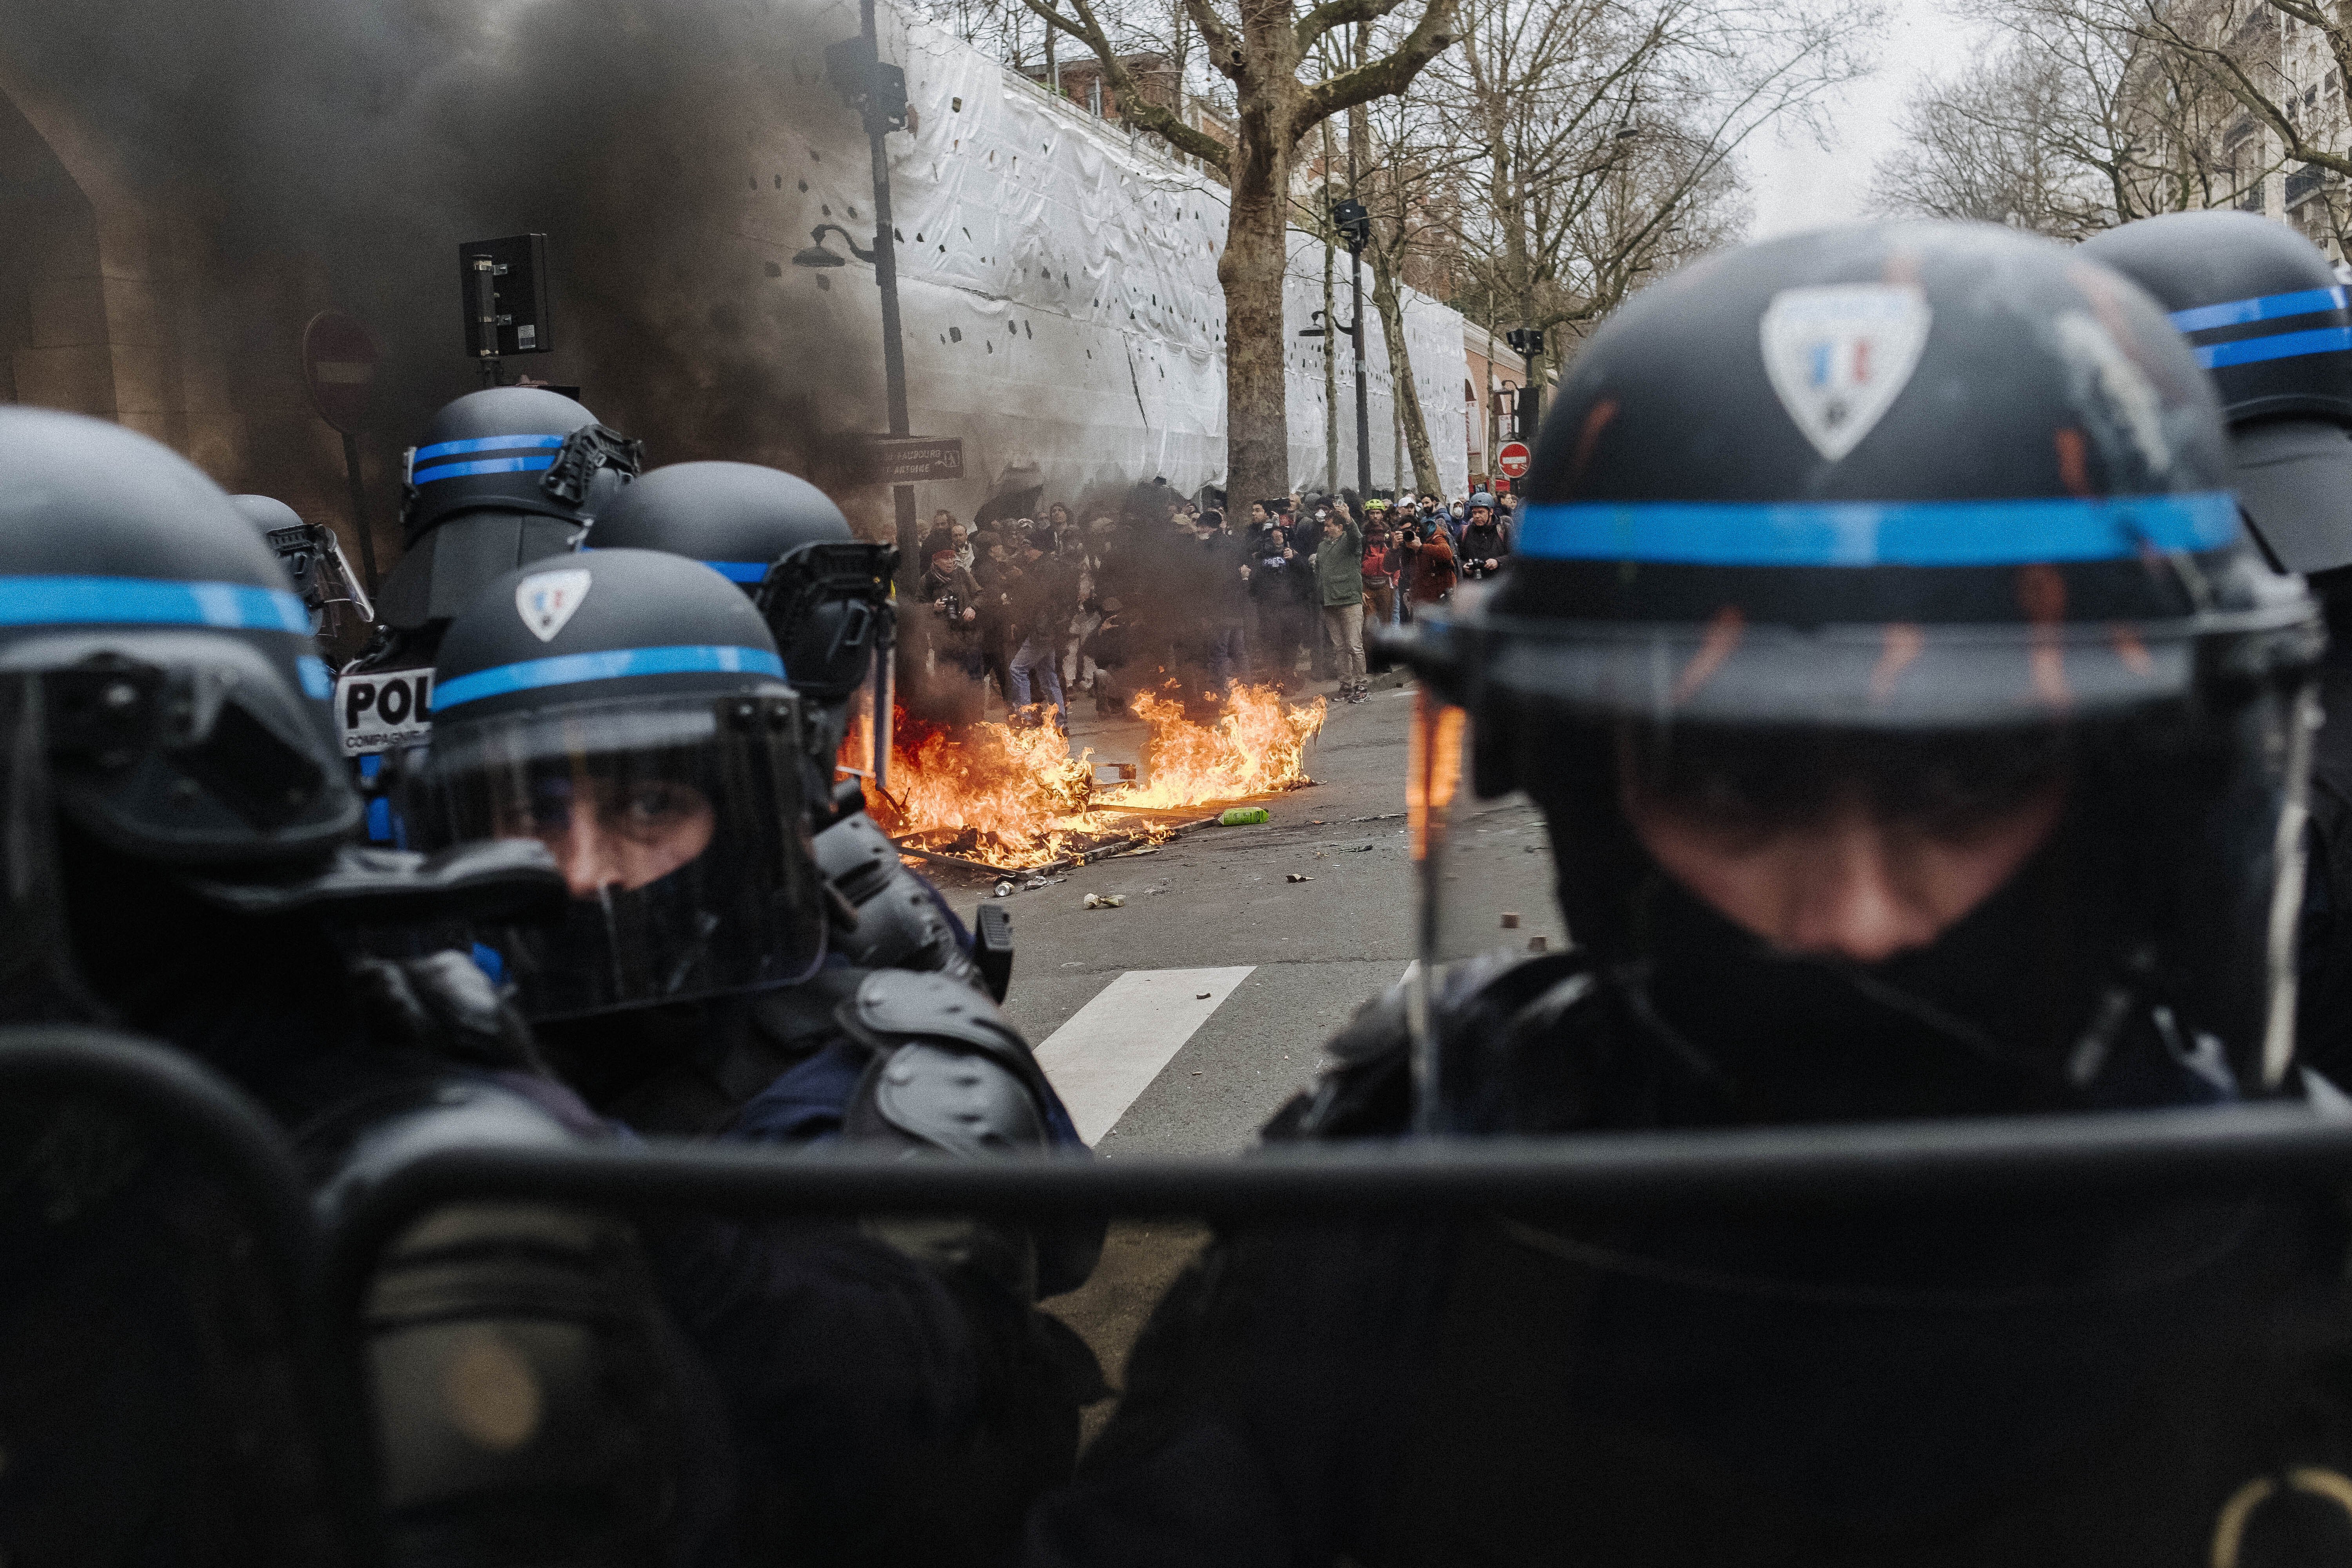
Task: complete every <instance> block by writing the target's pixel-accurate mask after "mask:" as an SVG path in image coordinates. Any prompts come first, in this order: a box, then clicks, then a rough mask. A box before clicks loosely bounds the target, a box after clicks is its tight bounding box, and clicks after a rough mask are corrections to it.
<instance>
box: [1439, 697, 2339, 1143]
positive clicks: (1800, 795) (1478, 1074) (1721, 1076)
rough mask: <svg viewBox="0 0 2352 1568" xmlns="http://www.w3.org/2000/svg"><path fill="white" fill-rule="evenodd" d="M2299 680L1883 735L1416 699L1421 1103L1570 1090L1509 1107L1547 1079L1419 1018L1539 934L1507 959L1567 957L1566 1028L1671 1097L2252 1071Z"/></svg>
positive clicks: (2298, 726) (2212, 1076) (1792, 1115)
mask: <svg viewBox="0 0 2352 1568" xmlns="http://www.w3.org/2000/svg"><path fill="white" fill-rule="evenodd" d="M2306 710H2307V700H2306V699H2305V695H2304V693H2303V692H2302V691H2301V689H2299V688H2294V687H2289V688H2284V689H2266V690H2264V691H2262V692H2260V693H2258V694H2255V695H2253V696H2251V697H2250V698H2248V699H2247V700H2245V701H2243V702H2242V704H2237V705H2231V706H2222V705H2218V704H2217V705H2214V706H2212V707H2200V706H2192V705H2189V704H2179V705H2172V706H2169V707H2168V708H2166V709H2164V710H2152V711H2146V712H2142V713H2140V714H2137V715H2135V716H2132V717H2130V718H2127V719H2070V720H2062V721H2044V722H2040V723H2032V724H2017V725H2011V726H1991V727H1980V728H1974V729H1949V730H1940V731H1911V732H1897V733H1890V732H1887V731H1876V730H1870V729H1861V728H1838V727H1831V726H1814V727H1807V728H1800V727H1795V726H1787V725H1757V724H1748V725H1708V724H1657V723H1653V722H1650V721H1644V720H1641V719H1637V718H1626V717H1621V718H1615V719H1607V718H1594V717H1592V716H1590V715H1585V716H1578V715H1575V714H1573V713H1571V712H1569V711H1566V710H1560V709H1557V708H1550V709H1538V708H1531V707H1528V706H1519V707H1514V708H1512V709H1511V710H1508V711H1507V712H1506V711H1501V710H1496V711H1492V712H1490V713H1489V714H1488V715H1487V717H1486V722H1485V723H1484V724H1483V725H1482V724H1481V723H1479V722H1478V721H1475V720H1474V719H1472V718H1471V717H1470V716H1469V715H1468V714H1466V713H1465V711H1464V710H1461V709H1457V708H1452V707H1447V706H1444V705H1443V704H1440V703H1437V702H1435V701H1433V700H1426V701H1425V703H1424V707H1423V710H1422V712H1421V713H1420V715H1419V717H1418V720H1417V722H1416V726H1415V731H1414V747H1413V755H1412V788H1411V790H1410V792H1409V796H1408V801H1409V805H1410V808H1411V826H1412V835H1413V847H1414V850H1415V854H1416V857H1417V858H1418V861H1419V867H1420V871H1421V881H1422V898H1421V906H1420V910H1419V915H1418V921H1419V939H1420V946H1421V954H1422V964H1421V968H1420V969H1419V970H1418V971H1417V972H1416V974H1415V984H1416V986H1417V987H1419V989H1420V994H1419V995H1418V996H1417V997H1416V998H1413V1000H1414V1001H1415V1003H1416V1005H1417V1006H1418V1007H1419V1009H1420V1014H1419V1022H1420V1029H1419V1035H1418V1038H1419V1040H1420V1043H1421V1046H1422V1050H1423V1057H1422V1058H1421V1061H1420V1064H1419V1066H1420V1074H1421V1081H1420V1084H1419V1086H1418V1087H1419V1089H1420V1091H1421V1092H1422V1093H1423V1095H1424V1097H1425V1099H1424V1105H1423V1110H1424V1126H1425V1127H1426V1128H1427V1129H1428V1130H1429V1131H1497V1130H1516V1131H1549V1130H1554V1129H1555V1127H1556V1125H1558V1124H1559V1123H1560V1122H1561V1121H1563V1119H1564V1121H1565V1122H1567V1123H1575V1122H1577V1121H1580V1118H1581V1117H1582V1116H1583V1115H1585V1114H1588V1113H1590V1108H1588V1109H1587V1110H1581V1111H1580V1110H1567V1109H1564V1108H1561V1107H1557V1106H1556V1107H1554V1110H1553V1112H1545V1111H1542V1110H1538V1109H1536V1107H1537V1106H1538V1104H1539V1102H1543V1101H1545V1100H1547V1099H1548V1097H1553V1096H1556V1095H1558V1094H1567V1093H1569V1092H1570V1091H1569V1090H1568V1089H1564V1088H1562V1087H1561V1086H1560V1085H1549V1086H1544V1085H1534V1084H1528V1083H1517V1084H1515V1085H1513V1086H1510V1087H1508V1089H1507V1098H1515V1099H1516V1100H1517V1106H1510V1105H1503V1104H1498V1103H1496V1102H1495V1101H1494V1100H1493V1096H1494V1095H1495V1094H1496V1092H1498V1084H1497V1081H1496V1079H1495V1078H1494V1076H1493V1075H1492V1074H1491V1073H1490V1072H1489V1071H1488V1067H1489V1066H1491V1061H1490V1059H1489V1055H1488V1053H1486V1052H1484V1051H1483V1050H1482V1048H1481V1047H1480V1045H1479V1044H1478V1042H1477V1041H1476V1040H1475V1039H1473V1038H1471V1037H1467V1036H1465V1037H1463V1038H1461V1039H1458V1040H1450V1039H1449V1038H1448V1037H1447V1036H1446V1031H1445V1026H1444V1022H1443V1020H1444V1016H1446V1009H1447V1003H1446V1001H1445V995H1446V993H1447V987H1448V986H1449V984H1451V985H1454V986H1458V987H1461V988H1463V989H1465V990H1466V989H1468V988H1471V987H1475V985H1478V984H1486V982H1487V981H1489V980H1491V979H1492V978H1493V977H1494V976H1495V975H1496V973H1499V972H1500V971H1501V970H1503V969H1504V968H1505V967H1506V966H1507V965H1508V964H1510V963H1524V962H1525V961H1527V960H1528V959H1529V958H1530V957H1531V956H1533V955H1535V954H1559V953H1562V952H1569V953H1571V954H1572V955H1573V956H1572V957H1571V958H1570V961H1569V962H1568V963H1565V964H1558V965H1555V967H1557V968H1558V969H1559V973H1558V974H1557V975H1552V976H1549V977H1542V976H1539V975H1537V974H1536V972H1533V971H1531V972H1530V975H1531V976H1534V978H1531V979H1530V981H1529V984H1535V985H1537V988H1538V991H1539V990H1541V988H1542V986H1543V985H1548V984H1552V983H1554V982H1555V981H1564V982H1569V983H1570V984H1571V988H1574V987H1582V988H1583V989H1582V990H1581V991H1580V993H1579V994H1578V995H1577V996H1575V997H1570V996H1567V995H1565V994H1563V995H1562V996H1561V998H1560V1000H1561V1002H1562V1005H1569V1004H1570V1003H1573V1004H1574V1005H1577V1006H1580V1007H1582V1006H1585V1005H1587V1004H1590V1005H1592V1006H1596V1007H1599V1008H1600V1009H1601V1011H1603V1012H1606V1013H1609V1014H1610V1015H1611V1020H1612V1021H1611V1022H1609V1023H1608V1024H1607V1025H1606V1026H1595V1027H1597V1028H1598V1029H1599V1037H1607V1038H1610V1039H1612V1040H1613V1041H1614V1042H1615V1045H1614V1046H1613V1047H1612V1049H1615V1050H1618V1051H1620V1052H1622V1056H1621V1058H1620V1059H1619V1060H1618V1061H1617V1063H1616V1065H1615V1067H1613V1068H1612V1069H1611V1070H1612V1071H1622V1072H1624V1073H1628V1074H1632V1075H1633V1076H1634V1077H1636V1078H1641V1077H1643V1075H1654V1076H1655V1082H1654V1083H1650V1084H1649V1086H1648V1087H1647V1088H1644V1089H1642V1090H1641V1091H1640V1093H1639V1094H1631V1093H1630V1092H1629V1098H1628V1100H1627V1101H1626V1103H1632V1102H1633V1100H1641V1099H1643V1097H1645V1096H1651V1095H1653V1094H1654V1095H1655V1096H1661V1097H1663V1098H1664V1100H1665V1101H1667V1102H1669V1103H1667V1104H1665V1105H1663V1106H1654V1114H1656V1115H1658V1116H1661V1117H1663V1118H1664V1120H1666V1121H1670V1122H1697V1123H1702V1124H1703V1123H1706V1122H1710V1121H1726V1120H1728V1121H1759V1122H1760V1121H1814V1120H1824V1121H1827V1120H1853V1119H1866V1118H1875V1117H1886V1116H1933V1115H1955V1114H1976V1113H2005V1112H2015V1111H2025V1110H2054V1109H2063V1108H2067V1107H2076V1108H2080V1107H2099V1108H2106V1107H2116V1106H2126V1105H2140V1104H2179V1103H2188V1102H2194V1101H2196V1100H2202V1099H2231V1098H2237V1097H2240V1096H2251V1095H2256V1094H2260V1093H2263V1092H2265V1091H2267V1090H2269V1089H2274V1088H2276V1087H2277V1086H2278V1084H2279V1083H2280V1081H2281V1079H2282V1077H2283V1075H2284V1070H2285V1064H2286V1052H2287V1051H2288V1049H2290V1048H2291V1038H2292V1037H2291V1034H2281V1033H2280V1031H2281V1030H2283V1029H2284V1028H2285V1027H2286V1026H2287V1025H2288V1024H2289V1023H2290V1021H2291V1019H2292V1016H2293V1010H2294V990H2293V979H2294V972H2293V965H2292V959H2293V956H2294V947H2293V941H2294V913H2295V910H2296V909H2297V907H2298V905H2299V902H2300V896H2301V895H2300V879H2299V874H2300V864H2301V861H2300V855H2301V836H2302V830H2301V826H2300V820H2301V817H2300V814H2301V804H2300V793H2301V792H2300V788H2299V786H2295V781H2298V780H2299V779H2300V778H2301V777H2302V764H2301V763H2298V762H2297V761H2296V758H2297V757H2298V756H2301V757H2305V758H2307V755H2308V752H2307V736H2308V728H2307V724H2306V721H2305V718H2304V717H2303V715H2305V712H2306ZM1572 976H1580V978H1573V979H1572V980H1571V977H1572ZM1533 994H1534V993H1530V997H1529V999H1532V996H1533ZM1489 1022H1490V1024H1492V1025H1493V1027H1489V1028H1487V1029H1486V1033H1487V1034H1488V1035H1490V1036H1491V1035H1493V1034H1494V1033H1496V1030H1497V1029H1499V1027H1500V1024H1499V1022H1498V1021H1489ZM1474 1033H1475V1031H1474ZM1601 1054H1603V1055H1605V1054H1607V1052H1605V1051H1604V1052H1602V1053H1601ZM1482 1064H1485V1065H1482ZM1570 1076H1571V1077H1572V1076H1574V1075H1570ZM1644 1081H1645V1082H1647V1079H1644ZM1619 1087H1620V1088H1624V1087H1626V1086H1623V1085H1620V1086H1619ZM1605 1092H1606V1091H1605V1090H1604V1089H1602V1088H1601V1086H1596V1085H1594V1084H1591V1083H1584V1084H1581V1085H1580V1087H1578V1088H1577V1089H1575V1090H1574V1093H1576V1094H1591V1093H1605ZM1645 1102H1647V1101H1645ZM1522 1115H1524V1116H1526V1117H1527V1118H1528V1121H1524V1122H1522V1121H1517V1120H1516V1119H1517V1118H1519V1117H1521V1116H1522ZM1497 1116H1501V1117H1503V1118H1504V1123H1503V1124H1502V1125H1501V1126H1499V1127H1498V1126H1497V1125H1496V1120H1495V1119H1496V1117H1497Z"/></svg>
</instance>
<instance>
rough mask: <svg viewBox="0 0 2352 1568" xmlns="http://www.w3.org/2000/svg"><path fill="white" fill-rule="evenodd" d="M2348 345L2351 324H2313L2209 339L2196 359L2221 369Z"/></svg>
mask: <svg viewBox="0 0 2352 1568" xmlns="http://www.w3.org/2000/svg"><path fill="white" fill-rule="evenodd" d="M2346 349H2352V327H2314V328H2313V329H2312V330H2311V331H2307V332H2279V333H2275V334H2273V336H2270V337H2267V338H2240V339H2238V340H2237V341H2236V342H2228V343H2208V344H2206V345H2205V346H2204V347H2202V348H2200V349H2198V350H2197V363H2199V364H2201V365H2203V366H2204V367H2205V368H2206V369H2207V370H2222V369H2226V368H2227V367H2229V366H2231V365H2233V364H2260V363H2263V361H2264V360H2273V359H2300V358H2302V357H2303V356H2304V355H2305V354H2332V353H2343V352H2344V351H2345V350H2346Z"/></svg>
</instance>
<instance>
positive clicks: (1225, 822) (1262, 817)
mask: <svg viewBox="0 0 2352 1568" xmlns="http://www.w3.org/2000/svg"><path fill="white" fill-rule="evenodd" d="M1266 820H1268V819H1267V816H1266V813H1265V807H1264V806H1262V805H1235V806H1229V807H1227V808H1226V810H1225V814H1224V816H1221V817H1219V818H1217V821H1218V823H1219V824H1221V825H1222V826H1226V827H1248V826H1252V825H1253V824H1255V823H1260V822H1265V821H1266Z"/></svg>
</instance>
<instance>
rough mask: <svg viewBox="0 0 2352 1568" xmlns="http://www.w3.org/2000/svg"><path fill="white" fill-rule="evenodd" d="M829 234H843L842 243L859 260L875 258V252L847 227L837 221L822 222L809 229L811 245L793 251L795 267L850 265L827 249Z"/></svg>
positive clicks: (868, 260)
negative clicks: (863, 244)
mask: <svg viewBox="0 0 2352 1568" xmlns="http://www.w3.org/2000/svg"><path fill="white" fill-rule="evenodd" d="M827 234H837V235H839V236H841V242H842V244H844V245H845V246H847V247H849V254H850V255H852V256H854V257H856V258H857V259H858V260H860V261H866V262H870V261H872V260H873V259H874V253H873V252H872V251H870V250H867V249H865V248H864V247H861V246H859V244H858V243H857V240H856V237H855V236H853V235H852V234H851V233H850V232H849V231H848V230H847V229H845V228H844V227H842V226H840V225H839V224H837V223H821V224H819V225H817V226H815V227H814V228H813V229H811V230H809V239H810V241H811V242H812V243H811V244H810V245H809V247H808V248H807V249H805V250H796V251H794V252H793V266H795V267H846V266H848V265H849V263H848V262H846V261H844V260H843V259H842V258H840V257H838V256H835V254H834V253H833V252H832V251H830V250H827V249H826V248H825V247H824V237H825V236H826V235H827Z"/></svg>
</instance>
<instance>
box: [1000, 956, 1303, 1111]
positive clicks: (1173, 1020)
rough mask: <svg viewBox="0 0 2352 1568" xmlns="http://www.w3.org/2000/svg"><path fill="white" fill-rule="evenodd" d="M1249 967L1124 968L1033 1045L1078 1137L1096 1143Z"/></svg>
mask: <svg viewBox="0 0 2352 1568" xmlns="http://www.w3.org/2000/svg"><path fill="white" fill-rule="evenodd" d="M1256 967H1257V965H1255V964H1254V963H1244V964H1239V965H1236V966H1234V967H1233V968H1229V969H1130V970H1129V971H1128V972H1127V973H1124V974H1122V975H1120V976H1119V977H1118V979H1116V980H1114V981H1112V982H1111V983H1110V984H1108V985H1106V986H1104V987H1103V988H1102V990H1101V991H1100V992H1099V993H1097V994H1096V996H1095V999H1094V1000H1093V1001H1091V1002H1089V1003H1087V1005H1085V1006H1083V1007H1081V1008H1079V1009H1078V1010H1077V1011H1076V1013H1074V1014H1072V1015H1071V1016H1070V1021H1069V1022H1068V1023H1066V1024H1064V1025H1063V1026H1061V1027H1060V1028H1058V1029H1056V1030H1055V1031H1054V1034H1053V1037H1052V1038H1050V1039H1048V1040H1047V1041H1046V1042H1045V1044H1044V1045H1042V1046H1039V1047H1037V1065H1038V1066H1040V1067H1042V1068H1045V1076H1046V1078H1047V1079H1051V1080H1052V1082H1053V1085H1054V1089H1055V1093H1057V1094H1059V1095H1060V1096H1061V1097H1062V1103H1063V1104H1065V1105H1066V1106H1068V1107H1069V1109H1070V1119H1071V1120H1072V1121H1076V1123H1077V1126H1078V1136H1079V1137H1081V1138H1083V1139H1085V1140H1086V1141H1087V1142H1088V1143H1093V1142H1097V1141H1099V1140H1100V1139H1101V1137H1102V1135H1103V1134H1104V1133H1106V1132H1108V1131H1110V1130H1111V1128H1112V1127H1113V1126H1115V1125H1116V1124H1117V1123H1118V1119H1119V1118H1120V1117H1121V1116H1123V1115H1125V1114H1126V1113H1127V1108H1128V1107H1129V1106H1130V1105H1133V1104H1134V1103H1135V1100H1136V1097H1137V1096H1138V1095H1139V1094H1141V1093H1142V1092H1143V1091H1144V1090H1145V1089H1149V1088H1150V1087H1151V1080H1152V1079H1155V1078H1158V1077H1159V1076H1160V1068H1164V1067H1166V1066H1167V1065H1168V1064H1169V1062H1171V1060H1173V1059H1174V1058H1175V1056H1176V1053H1177V1052H1178V1051H1181V1050H1182V1049H1183V1048H1184V1042H1185V1041H1187V1040H1189V1039H1191V1038H1192V1036H1193V1033H1194V1032H1195V1031H1196V1030H1198V1029H1199V1028H1200V1026H1202V1025H1203V1024H1205V1023H1207V1022H1208V1021H1209V1015H1211V1014H1212V1013H1214V1012H1215V1011H1216V1010H1217V1009H1218V1007H1220V1006H1221V1005H1223V1003H1224V1000H1225V998H1226V997H1228V996H1230V995H1232V994H1234V987H1235V986H1237V985H1239V984H1241V983H1242V982H1243V981H1244V979H1246V978H1248V976H1249V973H1250V972H1251V971H1252V970H1254V969H1255V968H1256Z"/></svg>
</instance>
